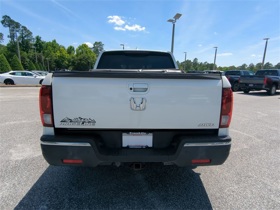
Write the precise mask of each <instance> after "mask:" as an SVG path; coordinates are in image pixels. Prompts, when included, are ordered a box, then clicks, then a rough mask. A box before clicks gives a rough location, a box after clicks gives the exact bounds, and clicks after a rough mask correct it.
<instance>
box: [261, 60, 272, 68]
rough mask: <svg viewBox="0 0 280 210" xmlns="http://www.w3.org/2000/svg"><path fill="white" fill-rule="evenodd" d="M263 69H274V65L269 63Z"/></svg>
mask: <svg viewBox="0 0 280 210" xmlns="http://www.w3.org/2000/svg"><path fill="white" fill-rule="evenodd" d="M263 68H264V69H273V65H272V63H269V62H267V63H265V64H264V66H263Z"/></svg>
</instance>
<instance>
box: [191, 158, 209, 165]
mask: <svg viewBox="0 0 280 210" xmlns="http://www.w3.org/2000/svg"><path fill="white" fill-rule="evenodd" d="M207 163H211V160H210V159H194V160H192V164H207Z"/></svg>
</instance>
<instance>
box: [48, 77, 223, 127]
mask: <svg viewBox="0 0 280 210" xmlns="http://www.w3.org/2000/svg"><path fill="white" fill-rule="evenodd" d="M52 88H53V112H54V125H55V127H56V128H74V129H76V128H77V129H215V128H218V127H219V120H220V111H221V110H220V109H221V98H222V97H221V94H222V80H221V79H199V78H198V79H194V78H192V79H186V78H185V79H176V78H169V79H163V78H162V79H161V78H121V77H119V78H102V77H67V76H65V77H63V76H59V77H55V76H54V77H53V81H52Z"/></svg>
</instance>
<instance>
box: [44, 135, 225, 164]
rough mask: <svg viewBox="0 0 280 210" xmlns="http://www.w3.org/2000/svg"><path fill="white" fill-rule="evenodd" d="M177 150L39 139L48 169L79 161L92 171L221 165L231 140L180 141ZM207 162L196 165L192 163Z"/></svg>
mask: <svg viewBox="0 0 280 210" xmlns="http://www.w3.org/2000/svg"><path fill="white" fill-rule="evenodd" d="M176 141H177V145H176V147H173V148H172V147H169V148H162V149H154V148H145V149H135V148H133V149H132V148H119V149H112V148H107V149H106V148H100V147H99V146H98V144H97V143H95V142H94V141H93V140H92V139H89V138H87V137H75V138H73V137H68V136H67V137H66V136H48V135H43V136H42V137H41V148H42V153H43V156H44V158H45V160H46V161H47V162H48V163H49V164H51V165H57V166H60V165H65V164H64V163H63V162H62V160H64V159H71V160H82V163H80V164H72V165H79V166H87V167H95V166H98V165H108V164H113V163H135V162H136V163H148V162H150V163H164V164H168V165H169V164H175V165H177V166H181V167H184V166H197V165H199V166H201V165H221V164H223V163H224V162H225V160H226V159H227V157H228V155H229V152H230V147H231V137H230V136H224V137H209V136H199V137H189V136H188V137H180V138H179V139H177V140H176ZM208 159H209V160H210V162H209V163H203V164H195V163H192V160H208Z"/></svg>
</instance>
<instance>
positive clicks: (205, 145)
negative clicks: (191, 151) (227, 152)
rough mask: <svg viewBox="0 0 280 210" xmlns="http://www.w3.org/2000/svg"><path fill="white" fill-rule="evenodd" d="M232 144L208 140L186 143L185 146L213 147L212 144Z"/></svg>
mask: <svg viewBox="0 0 280 210" xmlns="http://www.w3.org/2000/svg"><path fill="white" fill-rule="evenodd" d="M227 145H231V142H230V141H229V142H208V143H205V142H203V143H185V144H184V147H212V146H227Z"/></svg>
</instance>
